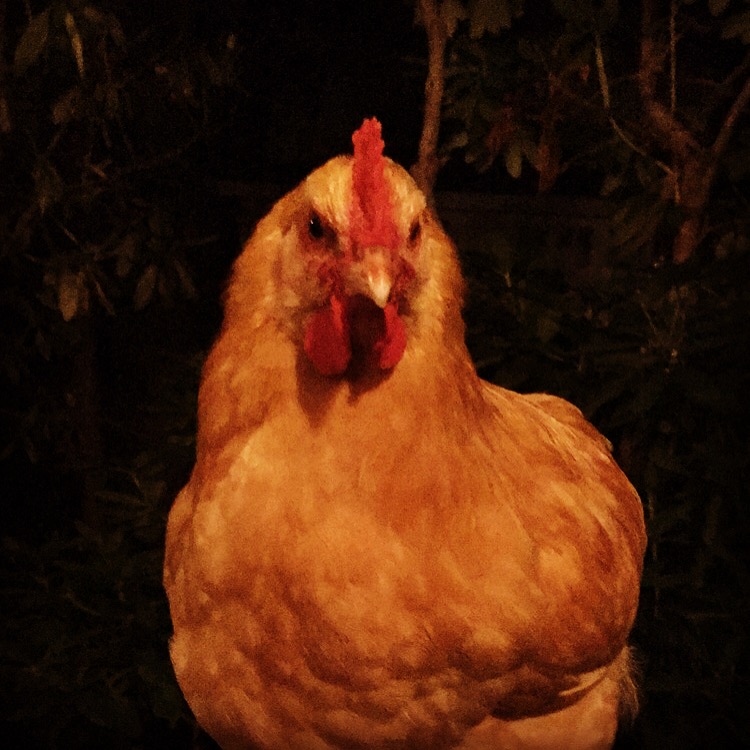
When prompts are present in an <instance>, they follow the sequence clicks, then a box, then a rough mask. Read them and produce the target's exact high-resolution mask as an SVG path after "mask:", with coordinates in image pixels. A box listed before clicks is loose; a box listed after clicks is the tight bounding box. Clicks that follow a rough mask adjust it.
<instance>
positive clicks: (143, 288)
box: [133, 263, 159, 310]
mask: <svg viewBox="0 0 750 750" xmlns="http://www.w3.org/2000/svg"><path fill="white" fill-rule="evenodd" d="M158 275H159V269H158V268H157V267H156V266H155V265H154V264H153V263H152V264H151V265H150V266H148V268H146V270H145V271H144V272H143V274H142V276H141V278H140V279H139V280H138V284H137V285H136V287H135V294H134V295H133V306H134V307H135V309H136V310H142V309H143V308H144V307H146V305H147V304H148V303H149V301H150V300H151V297H153V295H154V288H155V287H156V279H157V277H158Z"/></svg>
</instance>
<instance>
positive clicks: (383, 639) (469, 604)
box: [164, 119, 645, 750]
mask: <svg viewBox="0 0 750 750" xmlns="http://www.w3.org/2000/svg"><path fill="white" fill-rule="evenodd" d="M353 142H354V154H353V157H352V156H340V157H337V158H334V159H332V160H331V161H329V162H327V163H326V164H325V165H324V166H322V167H320V168H319V169H317V170H316V171H314V172H313V173H312V174H311V175H310V176H309V177H308V178H307V179H306V180H305V181H304V182H302V184H301V185H300V186H299V187H297V188H296V189H295V190H293V191H292V192H290V193H289V194H288V195H286V196H285V197H284V198H282V199H281V200H280V201H279V202H278V203H277V204H276V205H275V206H274V208H273V209H272V210H271V212H270V213H269V215H268V216H267V217H266V218H264V219H263V220H261V221H260V223H259V224H258V226H257V228H256V230H255V232H254V234H253V236H252V237H251V239H250V240H249V241H248V243H247V245H246V246H245V248H244V250H243V252H242V253H241V255H240V256H239V258H238V259H237V261H236V263H235V266H234V269H233V273H232V277H231V280H230V283H229V285H228V289H227V294H226V300H225V318H224V323H223V327H222V330H221V333H220V335H219V337H218V340H217V341H216V343H215V345H214V347H213V349H212V351H211V352H210V354H209V356H208V359H207V361H206V364H205V367H204V371H203V376H202V382H201V387H200V392H199V406H198V437H197V457H196V464H195V468H194V470H193V473H192V476H191V478H190V481H189V483H188V484H187V486H186V487H185V488H184V489H183V490H182V491H181V493H180V494H179V496H178V497H177V499H176V501H175V503H174V506H173V508H172V510H171V513H170V516H169V522H168V529H167V539H166V558H165V571H164V582H165V587H166V591H167V595H168V599H169V605H170V611H171V617H172V622H173V628H174V635H173V637H172V640H171V644H170V651H171V657H172V662H173V664H174V669H175V673H176V675H177V679H178V682H179V684H180V686H181V689H182V691H183V693H184V695H185V697H186V699H187V701H188V703H189V705H190V707H191V708H192V710H193V712H194V713H195V716H196V718H197V721H198V722H199V723H200V724H201V725H202V727H203V728H204V729H205V730H206V731H207V732H208V733H209V734H211V735H212V736H213V737H214V739H215V740H216V741H217V742H218V743H219V744H220V745H221V747H222V748H224V749H225V750H238V749H240V748H262V749H271V748H295V749H297V750H333V749H335V748H347V749H349V748H361V749H364V748H389V749H391V750H395V749H396V748H430V749H438V750H439V749H440V748H463V749H464V750H468V749H469V748H475V749H476V748H488V749H489V748H551V749H552V748H554V749H557V748H563V747H564V748H605V747H609V746H611V744H612V742H613V739H614V735H615V731H616V727H617V724H618V717H622V716H623V715H627V714H629V713H631V712H633V711H634V709H635V704H636V702H637V701H636V690H635V687H634V683H633V678H632V674H631V673H632V667H631V657H630V651H629V646H628V645H627V641H628V636H629V631H630V629H631V626H632V623H633V619H634V616H635V612H636V607H637V603H638V593H639V582H640V575H641V570H642V560H643V553H644V546H645V532H644V522H643V510H642V505H641V502H640V500H639V498H638V495H637V494H636V492H635V490H634V489H633V487H632V486H631V485H630V483H629V482H628V480H627V479H626V478H625V476H624V474H623V473H622V472H621V471H620V469H619V468H618V467H617V465H616V464H615V462H614V461H613V459H612V457H611V455H610V450H609V445H608V443H607V441H606V440H605V439H604V438H603V437H602V436H601V435H600V434H599V433H598V432H597V431H596V430H595V429H594V428H593V427H592V426H591V425H590V424H588V423H587V422H586V421H585V419H584V418H583V416H582V414H581V413H580V412H579V411H578V409H576V408H575V407H574V406H572V405H571V404H569V403H568V402H566V401H563V400H562V399H559V398H556V397H554V396H550V395H541V394H539V395H519V394H517V393H513V392H511V391H508V390H504V389H502V388H499V387H497V386H494V385H491V384H489V383H487V382H484V381H482V380H481V379H480V378H479V377H478V375H477V373H476V370H475V368H474V366H473V364H472V361H471V359H470V356H469V354H468V352H467V349H466V347H465V344H464V325H463V321H462V317H461V306H462V294H463V288H464V282H463V280H462V276H461V272H460V268H459V264H458V260H457V256H456V252H455V250H454V247H453V245H452V244H451V242H450V241H449V239H448V238H447V236H446V235H445V233H444V232H443V230H442V228H441V226H440V224H439V223H438V221H437V219H436V218H435V216H434V215H433V214H432V213H431V212H430V210H429V209H428V208H427V206H426V202H425V197H424V195H423V194H422V193H421V192H420V191H419V190H418V188H417V187H416V185H415V183H414V182H413V180H412V179H411V177H410V176H409V174H408V173H407V172H406V171H405V170H404V169H402V168H401V167H399V166H398V165H396V164H395V163H394V162H392V161H391V160H389V159H388V158H386V157H385V156H383V141H382V139H381V130H380V124H379V123H378V122H377V120H374V119H372V120H366V121H365V122H364V123H363V125H362V127H361V128H360V129H359V130H358V131H357V132H356V133H355V134H354V136H353Z"/></svg>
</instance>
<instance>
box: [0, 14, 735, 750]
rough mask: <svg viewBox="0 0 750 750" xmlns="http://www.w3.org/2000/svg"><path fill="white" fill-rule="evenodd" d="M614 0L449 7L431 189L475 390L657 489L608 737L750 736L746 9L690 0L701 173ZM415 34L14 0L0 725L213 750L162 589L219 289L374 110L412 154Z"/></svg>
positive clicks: (658, 20)
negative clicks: (452, 250) (570, 412)
mask: <svg viewBox="0 0 750 750" xmlns="http://www.w3.org/2000/svg"><path fill="white" fill-rule="evenodd" d="M622 5H623V6H626V7H623V8H619V6H618V4H617V3H616V2H611V1H607V2H594V1H593V0H592V1H589V2H581V3H577V2H576V3H574V2H570V1H566V0H556V1H554V2H553V1H552V0H550V1H549V2H540V3H533V4H532V3H526V4H524V3H523V2H522V0H497V2H495V3H492V2H489V3H482V2H473V3H468V4H464V5H461V4H460V3H458V2H456V3H452V4H451V3H444V7H453V8H454V9H455V8H459V9H460V8H464V10H465V14H466V16H467V17H466V18H463V19H458V22H457V25H456V27H455V29H454V30H453V35H452V37H451V39H450V40H449V46H448V61H449V66H448V71H447V79H446V92H445V98H444V102H443V119H442V123H441V150H440V154H439V155H440V157H441V158H444V161H443V163H442V167H441V169H440V171H439V173H438V177H437V182H436V185H435V200H436V205H437V208H438V211H439V213H440V215H441V218H442V219H443V221H444V223H445V224H446V227H447V228H448V230H449V232H450V233H451V235H452V236H453V237H454V239H455V240H456V242H457V245H458V248H459V252H460V255H461V258H462V263H463V266H464V269H465V272H466V275H467V277H468V279H469V299H468V302H467V311H466V320H467V327H468V330H467V337H468V342H469V346H470V349H471V352H472V354H473V356H474V357H475V361H476V362H477V367H478V369H479V371H480V374H481V375H482V376H483V377H485V378H487V379H489V380H492V381H494V382H497V383H499V384H501V385H504V386H507V387H511V388H514V389H516V390H519V391H533V390H544V391H548V392H551V393H556V394H559V395H562V396H564V397H566V398H568V399H570V400H571V401H573V402H574V403H576V404H577V405H578V406H580V407H581V408H582V409H583V410H584V412H585V413H586V414H587V416H588V417H589V418H590V419H591V420H592V421H593V422H594V424H596V426H597V427H598V428H599V429H600V430H601V431H602V432H604V434H605V435H607V437H608V438H609V439H610V440H611V441H612V443H613V445H614V449H615V453H616V456H617V458H618V461H619V462H620V464H621V465H622V466H623V468H624V470H625V471H626V473H627V474H628V476H629V477H630V478H631V480H632V481H633V483H634V484H635V485H636V487H637V488H638V490H639V492H640V494H641V496H642V498H643V500H644V505H645V508H646V516H647V519H648V523H649V537H650V548H649V551H648V553H647V558H646V569H645V573H644V582H643V588H642V600H641V609H640V612H639V616H638V620H637V622H636V625H635V629H634V635H633V639H634V642H635V644H636V645H637V647H638V648H639V650H640V652H641V662H642V688H643V709H642V712H641V715H640V717H639V718H638V719H637V720H636V722H635V725H634V726H633V727H632V728H631V729H629V730H627V731H624V732H623V733H622V735H621V736H620V737H619V738H618V743H617V747H618V748H640V747H643V748H652V747H659V748H664V749H665V750H666V749H667V748H705V747H750V723H749V720H748V718H747V716H746V713H747V712H746V708H747V705H748V698H750V695H749V693H748V661H749V660H748V643H747V630H748V621H749V620H750V618H749V617H748V615H749V614H750V611H749V607H748V585H749V583H750V581H749V580H748V565H747V562H748V560H747V552H746V542H745V535H746V532H747V531H748V529H749V528H750V525H749V524H748V502H749V498H748V493H747V486H748V459H749V458H750V448H749V447H748V432H747V420H748V409H747V405H748V404H747V393H748V388H750V383H748V368H747V362H748V361H750V357H748V334H747V332H748V330H749V329H748V323H749V322H750V321H748V302H750V299H749V297H750V294H749V292H750V286H749V285H748V275H749V274H748V270H749V268H750V265H749V263H748V261H749V260H750V211H749V210H748V195H750V189H749V188H750V133H749V132H748V131H750V128H748V123H749V122H750V120H749V119H748V107H747V106H745V105H746V104H747V102H746V100H745V104H744V105H743V106H742V107H738V108H737V111H736V112H735V114H734V115H731V113H732V112H734V110H733V109H732V106H733V103H736V102H739V101H742V92H743V91H744V90H745V88H746V86H747V83H746V82H747V79H748V75H750V55H749V54H748V45H750V10H748V8H750V6H748V5H747V3H746V2H743V1H742V0H728V1H721V0H714V1H711V0H697V1H696V2H686V1H684V0H683V1H682V2H680V1H678V2H676V3H675V4H673V7H675V8H677V9H678V11H679V12H678V14H677V17H676V18H677V29H678V31H679V34H680V37H679V46H677V48H676V49H677V60H678V61H679V64H680V67H679V71H678V74H677V79H676V83H677V86H676V91H677V93H676V94H675V96H676V97H677V98H676V104H675V108H674V110H673V113H674V112H676V113H677V115H678V116H679V119H680V122H682V123H683V124H684V126H685V129H686V130H687V131H689V132H690V133H691V134H693V136H694V139H695V143H696V145H695V146H694V147H692V150H690V149H688V153H687V154H686V153H683V152H681V151H679V149H677V148H676V147H675V148H673V146H674V144H673V143H672V142H671V141H670V140H669V138H670V137H671V136H670V134H669V133H667V134H665V133H664V132H661V131H660V130H659V129H658V127H657V126H656V125H655V124H654V122H653V121H652V120H649V117H648V108H647V106H645V105H644V103H643V102H644V101H645V102H646V104H647V99H648V97H647V96H646V94H644V91H643V88H640V89H639V87H638V82H639V80H640V79H638V66H639V44H640V42H641V41H642V39H641V36H642V35H643V34H644V33H645V32H643V30H642V28H641V20H642V17H643V14H645V13H650V14H651V21H652V24H651V27H650V28H653V29H654V31H653V35H654V36H653V38H654V39H655V40H656V41H657V43H658V44H660V45H662V46H663V48H664V49H665V50H669V40H670V38H671V37H670V31H669V28H670V27H669V23H668V9H667V8H666V5H667V4H666V3H662V4H661V5H660V4H658V3H652V2H649V0H644V1H643V2H642V3H641V4H639V5H636V4H624V3H623V4H622ZM662 5H663V6H665V7H662ZM532 6H533V7H532ZM506 12H507V14H506ZM414 18H415V11H414V4H413V3H412V2H408V1H407V0H403V1H394V2H386V1H385V0H379V1H377V2H371V3H351V2H344V1H343V0H333V1H332V2H307V3H305V2H295V3H293V4H291V3H276V4H274V3H266V4H263V5H257V4H254V3H249V2H242V1H241V0H225V2H221V3H211V4H209V3H201V2H198V0H184V2H179V1H178V0H164V1H163V2H161V3H158V4H148V5H143V6H142V5H141V4H136V3H125V2H122V1H121V0H100V1H99V2H90V3H88V2H84V1H83V0H69V1H68V2H62V1H60V0H33V1H32V0H28V1H27V2H20V1H17V2H16V1H14V0H10V1H7V0H0V289H1V293H0V324H1V328H0V330H1V331H2V337H1V338H0V346H1V347H2V355H3V356H2V365H1V366H0V393H2V401H1V402H0V415H2V420H0V482H1V483H2V485H1V486H2V500H0V524H1V525H0V537H1V541H2V545H1V549H0V561H1V564H0V597H1V599H0V601H1V602H2V604H0V607H1V609H2V617H3V630H2V633H0V670H1V671H0V685H2V687H1V688H0V694H1V695H2V701H1V702H0V721H2V726H3V729H4V730H5V733H6V734H7V735H8V736H13V735H16V736H18V734H17V733H20V736H21V737H23V738H24V739H23V741H22V743H21V746H23V747H29V748H33V747H40V748H53V747H58V748H79V747H80V748H99V747H108V748H157V747H159V748H171V747H174V748H188V747H196V748H201V747H202V748H210V747H212V745H211V742H210V740H209V739H208V738H206V737H205V736H204V735H202V734H201V733H200V731H199V730H198V729H197V728H196V727H195V725H194V723H193V721H192V718H191V716H190V713H189V710H188V709H187V707H186V706H185V705H184V703H183V701H182V698H181V696H180V694H179V690H178V688H177V686H176V684H175V683H174V678H173V676H172V672H171V666H170V664H169V659H168V654H167V645H166V644H167V639H168V636H169V620H168V613H167V609H166V601H165V599H164V595H163V592H162V589H161V583H160V576H161V561H162V554H163V534H164V524H165V521H166V515H167V513H168V510H169V506H170V503H171V501H172V499H173V498H174V496H175V494H176V493H177V491H178V490H179V488H180V487H181V486H182V485H183V484H184V482H185V481H186V479H187V477H188V475H189V472H190V469H191V466H192V460H193V448H194V443H193V440H194V431H195V401H196V394H197V385H198V378H199V374H200V366H201V363H202V361H203V358H204V357H205V354H206V352H207V349H208V347H209V346H210V344H211V341H212V340H213V338H214V336H215V335H216V333H217V331H218V327H219V325H220V321H221V310H220V297H221V290H222V286H223V283H224V281H225V279H226V276H227V274H228V272H229V269H230V265H231V263H232V260H233V259H234V257H236V255H237V253H238V252H239V249H240V247H241V244H242V242H243V241H244V239H246V237H247V236H248V234H249V233H250V232H251V231H252V227H253V225H254V223H255V222H256V221H257V220H258V219H259V218H260V217H261V216H262V215H263V214H264V213H265V212H266V211H267V210H268V208H270V206H271V205H272V204H273V203H274V202H275V200H276V199H277V198H278V197H280V196H281V195H282V194H283V193H284V192H285V191H286V190H288V189H290V188H291V187H293V186H294V185H295V184H296V183H297V182H298V181H299V180H300V179H301V178H303V177H304V176H305V175H306V174H307V173H308V172H309V171H310V170H311V169H312V168H314V167H316V166H318V165H320V164H321V163H323V162H324V161H326V160H327V159H328V158H329V157H331V156H333V155H335V154H338V153H342V152H349V151H350V149H351V133H352V132H353V131H354V130H355V129H356V128H357V127H358V126H359V124H360V123H361V121H362V119H363V118H364V117H369V116H377V117H378V118H379V119H380V121H381V122H382V123H383V132H384V137H385V141H386V152H387V154H388V155H389V156H391V157H392V158H394V159H396V160H397V161H399V162H401V163H402V164H404V165H405V166H410V165H412V164H414V163H415V162H416V160H417V156H418V144H419V139H420V134H421V132H422V118H423V106H424V82H425V76H426V74H427V38H426V35H425V29H424V27H423V26H420V25H419V24H415V22H414ZM498 18H500V19H501V20H500V22H499V25H497V19H498ZM511 18H512V19H513V23H512V26H511V27H510V29H507V28H505V26H506V23H505V21H506V20H510V19H511ZM596 38H600V39H601V40H602V49H603V50H604V59H605V60H606V64H607V70H606V74H607V75H608V76H609V79H608V83H609V87H610V92H609V93H610V95H611V99H612V102H611V108H610V109H608V110H605V109H603V107H602V100H603V97H602V78H601V74H602V73H603V69H602V68H599V67H598V62H597V56H596V52H597V50H596V48H595V45H594V42H593V41H592V40H595V39H596ZM667 57H668V55H667V54H666V53H665V56H664V58H663V59H662V63H664V67H663V68H662V69H661V71H660V73H659V76H658V77H657V85H656V87H655V92H654V96H655V97H656V98H658V99H659V100H660V101H665V102H669V101H670V99H669V97H670V79H669V74H668V73H667V72H665V71H667V70H668V66H667V64H666V62H664V61H665V60H666V59H667ZM642 100H643V101H642ZM644 112H645V114H644ZM730 116H734V117H735V119H734V120H732V127H731V128H730V129H728V130H727V131H726V132H727V134H728V136H729V138H728V140H727V143H726V144H725V145H724V147H723V149H721V150H719V149H718V148H717V149H713V150H712V148H711V147H712V146H713V145H714V144H716V142H717V139H718V140H721V139H720V138H719V136H720V134H721V133H722V132H725V131H723V130H722V125H723V124H724V123H726V122H727V120H728V119H729V118H730ZM613 122H614V123H615V124H614V125H613ZM615 128H616V129H617V130H619V131H620V134H618V132H617V130H616V129H615ZM672 135H674V132H672ZM623 136H624V137H623ZM696 153H699V155H700V158H698V159H696V160H695V161H691V158H692V156H694V155H695V154H696ZM681 160H682V161H681ZM696 164H697V165H699V166H700V168H701V169H703V170H704V172H701V174H704V173H706V169H705V168H706V165H712V166H713V167H715V173H714V172H712V176H713V180H712V183H711V190H710V195H709V196H708V197H707V199H706V200H705V201H704V202H703V203H702V204H701V205H700V206H699V209H698V210H697V213H698V214H699V216H700V220H701V226H702V227H703V230H704V231H702V233H701V236H700V238H699V241H698V242H697V243H696V244H695V245H694V246H690V252H689V253H688V255H687V257H684V258H680V259H679V261H677V260H676V257H677V250H675V248H676V247H677V244H676V239H675V238H676V237H678V236H679V235H680V231H681V229H682V228H684V227H685V222H686V221H687V220H688V219H689V218H690V216H691V214H690V213H689V211H688V210H687V209H686V208H685V205H686V204H685V202H684V201H683V202H682V203H680V205H677V202H676V201H674V200H673V195H674V190H673V185H672V183H670V182H669V179H670V176H673V175H675V174H676V175H682V176H684V175H689V174H693V173H694V172H691V171H690V170H691V168H692V167H694V166H695V165H696ZM665 165H666V166H665ZM701 165H702V166H701ZM689 187H690V185H689V184H688V182H687V178H686V181H685V182H684V183H683V196H687V195H688V194H689V192H690V191H689Z"/></svg>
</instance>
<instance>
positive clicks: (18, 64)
mask: <svg viewBox="0 0 750 750" xmlns="http://www.w3.org/2000/svg"><path fill="white" fill-rule="evenodd" d="M49 12H50V9H49V8H47V9H46V10H43V11H42V12H41V13H38V14H37V15H35V16H32V18H31V20H30V21H29V25H28V26H27V27H26V30H25V31H24V32H23V34H22V35H21V38H20V39H19V41H18V46H17V47H16V52H15V55H14V58H13V67H14V68H15V73H16V75H18V76H20V75H23V74H24V73H25V72H26V69H27V68H28V67H29V66H30V65H32V64H33V63H34V62H35V61H36V59H37V58H38V57H39V55H40V54H41V53H42V50H44V45H45V44H46V43H47V37H48V36H49Z"/></svg>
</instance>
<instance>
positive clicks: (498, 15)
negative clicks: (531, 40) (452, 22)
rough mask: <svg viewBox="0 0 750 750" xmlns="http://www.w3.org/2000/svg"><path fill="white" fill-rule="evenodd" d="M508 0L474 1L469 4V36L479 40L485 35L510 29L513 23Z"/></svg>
mask: <svg viewBox="0 0 750 750" xmlns="http://www.w3.org/2000/svg"><path fill="white" fill-rule="evenodd" d="M512 20H513V19H512V16H511V12H510V8H509V7H508V3H507V0H472V2H471V3H469V36H470V37H471V38H472V39H479V38H480V37H482V36H484V34H485V33H487V32H489V33H490V34H497V33H498V32H499V31H500V29H509V28H510V25H511V21H512Z"/></svg>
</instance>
